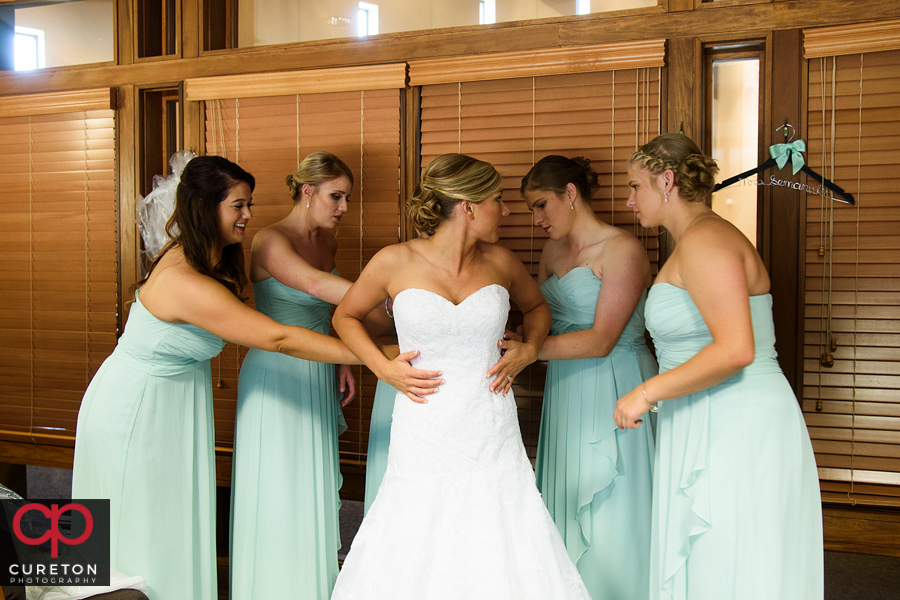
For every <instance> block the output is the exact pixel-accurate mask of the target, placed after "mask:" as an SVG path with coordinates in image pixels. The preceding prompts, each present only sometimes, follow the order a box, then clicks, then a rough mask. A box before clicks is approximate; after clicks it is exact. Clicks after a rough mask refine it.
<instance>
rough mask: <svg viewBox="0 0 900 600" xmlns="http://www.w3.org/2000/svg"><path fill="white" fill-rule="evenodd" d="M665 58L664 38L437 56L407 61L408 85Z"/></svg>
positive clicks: (649, 63) (615, 67) (616, 66)
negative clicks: (449, 56) (583, 45)
mask: <svg viewBox="0 0 900 600" xmlns="http://www.w3.org/2000/svg"><path fill="white" fill-rule="evenodd" d="M664 59H665V40H664V39H657V40H645V41H640V42H627V43H619V44H599V45H593V46H587V47H579V48H572V47H567V48H550V49H547V50H529V51H525V52H498V53H493V54H488V55H475V56H464V57H455V58H436V59H431V60H417V61H410V63H409V84H410V85H414V86H415V85H433V84H439V83H457V82H465V81H486V80H496V79H513V78H516V77H535V76H544V75H555V74H564V73H588V72H598V71H619V70H625V69H636V68H643V67H662V66H663V65H664V64H665V60H664Z"/></svg>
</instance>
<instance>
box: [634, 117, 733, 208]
mask: <svg viewBox="0 0 900 600" xmlns="http://www.w3.org/2000/svg"><path fill="white" fill-rule="evenodd" d="M628 163H629V165H635V164H637V165H640V166H641V167H643V168H644V169H646V170H647V171H649V172H650V173H652V174H653V175H660V174H662V173H663V172H664V171H665V170H666V169H671V170H672V172H673V173H674V174H675V185H676V186H678V191H679V195H680V196H681V197H682V198H684V199H685V200H687V201H688V202H702V201H704V200H706V199H707V198H709V197H710V196H711V195H712V189H713V186H714V185H715V184H716V173H718V172H719V166H718V165H717V164H716V161H714V160H713V159H711V158H709V157H708V156H706V155H705V154H703V153H702V152H701V151H700V148H699V147H698V146H697V144H696V143H694V140H692V139H691V138H689V137H687V136H686V135H684V134H681V133H664V134H662V135H659V136H656V137H655V138H653V139H652V140H650V141H649V142H647V143H646V144H644V145H643V146H641V149H640V150H638V151H637V152H635V153H634V154H632V155H631V159H629V161H628Z"/></svg>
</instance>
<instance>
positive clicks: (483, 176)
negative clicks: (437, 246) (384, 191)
mask: <svg viewBox="0 0 900 600" xmlns="http://www.w3.org/2000/svg"><path fill="white" fill-rule="evenodd" d="M501 183H502V180H501V177H500V173H498V172H497V169H495V168H494V167H493V166H492V165H491V164H490V163H486V162H484V161H483V160H478V159H477V158H472V157H471V156H466V155H465V154H443V155H441V156H438V157H437V158H435V159H434V160H433V161H431V164H429V165H428V166H427V167H425V170H424V171H423V172H422V180H421V181H420V182H419V185H417V186H416V189H415V190H414V191H413V196H412V198H410V199H409V201H408V202H407V203H406V213H407V215H408V216H409V218H410V219H411V220H412V222H413V227H415V229H416V231H420V232H422V233H424V234H425V235H426V236H430V235H434V230H435V229H437V227H438V225H440V224H441V223H443V222H444V221H445V220H447V219H448V218H450V215H451V214H453V207H454V206H456V205H457V204H459V203H460V202H472V203H474V204H478V203H480V202H483V201H484V200H485V199H486V198H489V197H490V196H492V195H494V194H496V193H497V192H499V191H500V184H501Z"/></svg>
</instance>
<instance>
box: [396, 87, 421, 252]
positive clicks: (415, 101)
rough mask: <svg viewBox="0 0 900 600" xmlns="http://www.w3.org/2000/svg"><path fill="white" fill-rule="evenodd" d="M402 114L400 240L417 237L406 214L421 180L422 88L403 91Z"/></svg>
mask: <svg viewBox="0 0 900 600" xmlns="http://www.w3.org/2000/svg"><path fill="white" fill-rule="evenodd" d="M402 98H403V102H402V104H401V107H400V108H401V111H402V114H401V116H400V123H401V129H400V144H401V146H400V156H401V160H402V161H403V162H402V165H403V166H402V169H403V172H402V173H401V174H400V241H401V242H405V241H407V240H409V239H412V238H414V237H416V234H415V231H413V228H412V221H411V220H410V219H408V218H407V216H406V201H407V199H409V197H410V196H412V194H413V191H414V190H415V189H416V184H418V182H419V171H420V165H419V156H420V154H421V141H422V138H421V131H420V130H421V127H420V122H421V120H420V117H421V106H422V96H421V88H419V87H408V88H406V89H405V90H404V92H403V96H402Z"/></svg>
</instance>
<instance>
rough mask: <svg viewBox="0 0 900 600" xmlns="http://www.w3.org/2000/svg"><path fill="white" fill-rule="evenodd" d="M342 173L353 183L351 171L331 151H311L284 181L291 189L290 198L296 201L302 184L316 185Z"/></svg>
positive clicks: (301, 191)
mask: <svg viewBox="0 0 900 600" xmlns="http://www.w3.org/2000/svg"><path fill="white" fill-rule="evenodd" d="M342 175H343V176H344V177H346V178H347V179H349V180H350V185H353V173H352V172H351V171H350V167H348V166H347V165H345V164H344V161H342V160H341V159H339V158H338V157H337V156H335V155H334V154H332V153H331V152H313V153H312V154H310V155H309V156H307V157H306V158H304V159H303V161H302V162H301V163H300V166H299V167H297V170H296V171H294V172H293V173H291V174H290V175H288V176H287V178H286V179H285V183H287V186H288V189H289V190H290V191H291V198H292V199H293V200H294V202H296V201H297V200H299V199H300V196H301V195H302V193H303V185H304V184H306V183H308V184H309V185H311V186H313V187H318V186H320V185H321V184H323V183H325V182H326V181H331V180H333V179H337V178H338V177H341V176H342Z"/></svg>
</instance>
